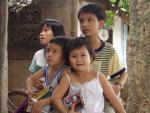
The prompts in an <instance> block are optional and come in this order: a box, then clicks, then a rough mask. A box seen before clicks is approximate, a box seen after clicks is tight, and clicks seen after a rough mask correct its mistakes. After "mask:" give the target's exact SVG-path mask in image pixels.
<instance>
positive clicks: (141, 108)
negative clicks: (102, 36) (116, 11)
mask: <svg viewBox="0 0 150 113" xmlns="http://www.w3.org/2000/svg"><path fill="white" fill-rule="evenodd" d="M130 6H131V9H130V11H131V18H130V35H129V39H128V49H127V51H128V55H127V56H128V59H127V61H128V72H129V80H128V81H129V83H128V87H129V89H128V90H129V91H128V92H129V94H128V103H127V113H149V112H150V82H149V81H150V46H149V45H150V26H149V23H150V16H149V14H150V10H149V8H150V1H149V0H130Z"/></svg>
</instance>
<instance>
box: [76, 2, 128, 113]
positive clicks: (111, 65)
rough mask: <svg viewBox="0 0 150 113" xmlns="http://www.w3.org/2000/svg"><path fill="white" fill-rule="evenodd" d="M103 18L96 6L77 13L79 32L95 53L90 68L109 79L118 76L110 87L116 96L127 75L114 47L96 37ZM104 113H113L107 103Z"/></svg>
mask: <svg viewBox="0 0 150 113" xmlns="http://www.w3.org/2000/svg"><path fill="white" fill-rule="evenodd" d="M105 18H106V13H105V11H104V10H103V9H102V8H101V7H99V6H98V5H97V4H87V5H84V6H83V7H81V8H80V10H79V12H78V19H79V22H80V28H81V31H82V33H83V34H84V35H85V37H87V38H88V39H89V40H90V42H91V43H92V47H93V48H94V49H95V53H96V59H95V61H94V62H93V63H92V65H91V67H92V69H94V70H95V71H101V72H102V73H103V74H104V75H106V76H108V77H111V75H112V74H113V75H120V76H119V77H118V81H117V82H116V83H115V84H113V85H112V87H113V89H114V91H115V93H116V95H119V94H120V91H121V89H122V88H123V86H124V84H125V82H126V80H127V77H128V75H127V72H126V68H125V66H123V64H122V63H121V61H120V59H119V57H118V54H117V52H116V50H115V49H114V47H113V46H112V45H111V44H109V43H107V42H103V41H102V40H101V38H100V37H99V35H98V34H99V30H100V29H101V28H103V27H104V20H105ZM104 112H105V113H114V110H113V108H112V107H111V106H110V105H109V104H108V103H107V102H106V104H105V110H104Z"/></svg>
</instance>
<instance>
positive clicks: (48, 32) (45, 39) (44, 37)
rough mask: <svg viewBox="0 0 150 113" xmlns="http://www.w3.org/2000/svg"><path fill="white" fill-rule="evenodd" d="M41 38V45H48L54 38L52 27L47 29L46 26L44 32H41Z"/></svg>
mask: <svg viewBox="0 0 150 113" xmlns="http://www.w3.org/2000/svg"><path fill="white" fill-rule="evenodd" d="M39 38H40V43H41V44H42V45H47V44H48V43H49V41H50V40H51V39H53V38H54V34H53V32H52V29H51V27H47V26H46V25H45V26H44V27H43V29H42V31H41V32H40V35H39Z"/></svg>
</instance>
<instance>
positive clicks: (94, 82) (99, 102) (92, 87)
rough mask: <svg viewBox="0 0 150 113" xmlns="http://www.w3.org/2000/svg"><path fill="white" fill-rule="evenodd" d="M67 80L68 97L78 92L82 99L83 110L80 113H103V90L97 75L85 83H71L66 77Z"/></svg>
mask: <svg viewBox="0 0 150 113" xmlns="http://www.w3.org/2000/svg"><path fill="white" fill-rule="evenodd" d="M66 76H67V79H68V81H69V83H70V88H69V92H68V95H69V94H71V93H72V92H74V91H76V90H77V91H80V92H81V95H82V97H83V102H84V108H83V109H82V113H103V109H104V96H103V88H102V86H101V84H100V81H99V74H97V76H96V77H95V78H93V79H91V80H89V81H87V82H84V83H83V84H81V83H74V82H73V83H72V82H71V81H70V78H69V76H68V75H66Z"/></svg>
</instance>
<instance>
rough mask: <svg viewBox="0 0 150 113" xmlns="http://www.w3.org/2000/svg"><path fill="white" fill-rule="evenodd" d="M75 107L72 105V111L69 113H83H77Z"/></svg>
mask: <svg viewBox="0 0 150 113" xmlns="http://www.w3.org/2000/svg"><path fill="white" fill-rule="evenodd" d="M74 107H75V104H73V105H72V108H71V110H70V111H68V113H81V112H76V111H75V110H74Z"/></svg>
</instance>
